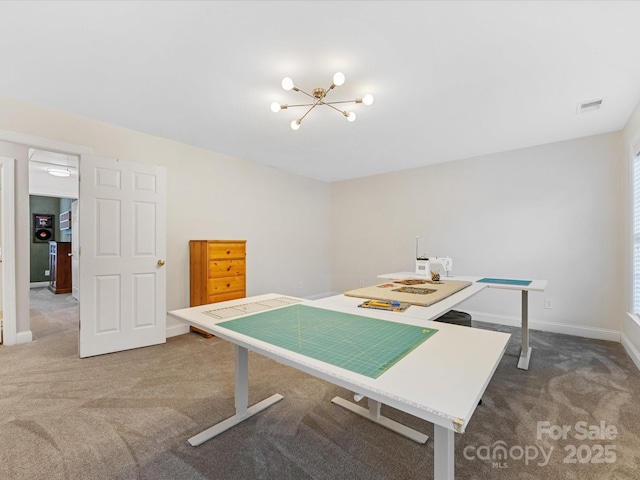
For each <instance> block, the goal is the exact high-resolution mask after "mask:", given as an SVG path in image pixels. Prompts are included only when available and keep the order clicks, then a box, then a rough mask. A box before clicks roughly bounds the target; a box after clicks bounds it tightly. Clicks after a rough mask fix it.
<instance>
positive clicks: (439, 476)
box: [433, 424, 455, 480]
mask: <svg viewBox="0 0 640 480" xmlns="http://www.w3.org/2000/svg"><path fill="white" fill-rule="evenodd" d="M454 435H455V433H454V431H453V430H449V429H448V428H446V427H442V426H440V425H435V424H434V425H433V457H434V459H433V478H435V480H454V467H455V452H454V446H455V442H454Z"/></svg>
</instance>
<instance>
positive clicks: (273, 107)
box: [271, 102, 282, 113]
mask: <svg viewBox="0 0 640 480" xmlns="http://www.w3.org/2000/svg"><path fill="white" fill-rule="evenodd" d="M280 108H282V107H280V104H279V103H278V102H273V103H272V104H271V111H272V112H273V113H278V112H279V111H280Z"/></svg>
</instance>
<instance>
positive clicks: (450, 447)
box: [169, 284, 510, 480]
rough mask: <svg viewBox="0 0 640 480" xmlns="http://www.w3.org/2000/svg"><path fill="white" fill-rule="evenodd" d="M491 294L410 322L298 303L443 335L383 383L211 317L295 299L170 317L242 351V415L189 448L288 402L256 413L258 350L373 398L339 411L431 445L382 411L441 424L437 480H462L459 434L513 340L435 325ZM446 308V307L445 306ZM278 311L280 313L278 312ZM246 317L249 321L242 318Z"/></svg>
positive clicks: (347, 303) (352, 302)
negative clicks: (251, 363)
mask: <svg viewBox="0 0 640 480" xmlns="http://www.w3.org/2000/svg"><path fill="white" fill-rule="evenodd" d="M483 288H485V286H484V285H481V284H473V285H471V286H469V287H467V288H465V289H463V290H461V291H460V292H457V293H456V294H454V295H452V296H451V297H450V298H448V299H446V300H443V301H442V302H438V304H436V305H439V304H440V305H439V306H435V305H434V306H431V307H427V308H422V307H409V309H408V310H407V312H408V311H409V310H411V309H414V310H416V312H419V313H414V314H416V315H417V316H418V317H420V318H417V317H413V316H408V315H406V313H407V312H404V313H395V312H387V311H381V310H371V309H363V308H358V306H357V305H358V304H359V303H362V299H360V301H358V300H359V299H356V298H348V297H345V296H344V295H337V296H335V297H329V298H325V299H322V300H316V301H313V300H302V299H296V300H297V301H298V302H299V303H298V304H299V305H307V306H311V307H315V308H320V309H323V310H326V311H330V312H337V313H336V315H337V314H338V313H348V314H355V315H358V316H359V317H368V318H377V319H380V320H386V321H392V322H396V323H400V324H406V325H417V326H420V327H424V328H430V329H436V330H438V331H437V332H436V333H435V334H433V336H431V337H430V338H429V339H428V340H426V341H424V343H421V344H420V345H419V346H417V347H416V348H415V349H414V350H412V351H411V352H410V353H408V354H406V355H405V356H404V357H402V358H401V359H400V360H399V361H398V362H397V363H395V364H394V365H393V366H392V367H390V368H389V369H388V370H386V371H385V372H384V373H382V374H381V375H379V376H378V377H377V378H371V377H369V376H365V375H362V374H359V373H356V372H353V371H351V370H347V369H344V368H341V367H338V366H334V365H332V364H330V363H326V362H323V361H320V360H316V359H314V358H311V357H309V356H305V355H302V354H299V353H296V352H294V351H292V350H289V349H286V348H282V347H279V346H277V345H274V344H271V343H269V342H266V341H262V340H259V339H257V338H254V337H252V336H248V335H245V334H241V333H237V332H234V331H233V330H230V329H228V328H225V327H224V326H222V325H218V324H219V323H222V322H223V321H226V320H229V317H227V318H225V319H224V320H216V319H215V318H212V317H211V316H210V314H205V312H207V311H211V310H212V309H219V308H225V307H230V308H239V309H242V308H247V307H246V305H247V304H248V303H251V302H261V301H265V300H273V299H278V298H288V299H292V298H293V297H287V296H283V295H278V294H267V295H260V296H256V297H250V298H246V299H239V300H231V301H228V302H221V303H218V304H211V305H203V306H199V307H192V308H185V309H182V310H175V311H172V312H169V315H170V316H171V317H173V318H177V319H179V320H182V321H184V322H186V323H188V324H189V325H193V326H195V327H197V328H199V329H202V330H205V331H207V332H210V333H212V334H213V335H216V336H217V337H220V338H222V339H224V340H227V341H229V342H231V343H233V344H235V345H236V353H235V361H236V372H235V396H236V400H235V411H236V412H235V415H233V416H231V417H229V418H228V419H227V420H224V421H222V422H220V423H218V424H217V425H214V426H213V427H211V428H209V429H207V430H205V431H204V432H202V433H200V434H198V435H195V436H194V437H192V438H191V439H189V443H191V445H194V446H197V445H199V444H201V443H202V442H204V441H206V440H208V439H210V438H212V437H214V436H216V435H218V434H220V433H222V432H224V431H225V430H226V429H228V428H231V427H232V426H234V425H236V424H238V423H240V422H241V421H243V420H245V419H247V418H250V417H251V416H252V415H254V414H256V413H258V412H260V411H262V410H264V409H265V408H267V407H269V406H271V405H273V404H274V403H276V402H278V401H280V400H281V399H282V396H281V395H279V394H274V395H272V396H271V397H269V398H267V399H265V400H262V401H261V402H259V403H258V404H256V405H253V406H251V407H249V406H248V389H249V386H248V357H247V351H248V350H251V351H254V352H257V353H259V354H261V355H264V356H267V357H269V358H271V359H274V360H276V361H278V362H280V363H283V364H285V365H288V366H290V367H293V368H296V369H298V370H301V371H304V372H306V373H308V374H311V375H313V376H315V377H318V378H320V379H322V380H325V381H328V382H331V383H333V384H335V385H338V386H340V387H343V388H346V389H348V390H350V391H352V392H354V393H357V394H360V395H362V396H363V397H366V398H367V399H368V407H369V409H368V411H367V410H366V409H364V408H362V407H360V406H358V405H356V404H354V403H352V402H349V401H347V400H344V399H342V398H340V397H335V398H334V399H333V403H336V404H338V405H340V406H342V407H344V408H347V409H349V410H350V411H353V412H355V413H358V414H360V415H362V416H364V417H366V418H369V419H370V420H372V421H373V422H375V423H378V424H380V425H382V426H385V427H387V428H390V429H391V430H394V431H396V432H398V433H400V434H403V435H405V436H407V437H409V438H412V439H413V440H415V441H418V442H420V443H424V442H425V441H426V440H427V438H428V437H427V436H426V435H424V434H423V433H421V432H416V431H415V430H412V429H409V428H408V427H405V426H403V425H401V424H398V423H396V422H393V421H391V420H390V419H388V418H386V417H383V416H382V415H380V407H381V405H389V406H391V407H393V408H396V409H398V410H401V411H403V412H406V413H409V414H411V415H414V416H416V417H418V418H421V419H423V420H426V421H428V422H431V423H433V424H434V478H436V479H438V480H441V479H445V480H452V479H453V478H454V434H455V433H463V432H464V431H465V428H466V426H467V425H468V423H469V420H470V419H471V416H472V415H473V413H474V411H475V409H476V407H477V406H478V402H479V400H480V399H481V397H482V394H483V393H484V391H485V389H486V387H487V385H488V384H489V382H490V380H491V378H492V377H493V374H494V372H495V370H496V368H497V366H498V364H499V363H500V360H501V359H502V357H503V355H504V352H505V349H506V347H507V344H508V341H509V338H510V335H509V334H505V333H501V332H495V331H489V330H482V329H473V328H466V327H460V326H457V325H450V324H445V323H439V322H432V321H430V319H431V318H435V317H437V316H439V315H440V314H442V313H444V312H446V311H448V310H449V309H451V308H452V307H453V306H455V305H456V304H457V303H460V302H462V301H464V300H465V299H467V298H469V297H470V296H472V295H475V293H477V292H479V291H481V290H482V289H483ZM445 301H446V302H447V303H446V304H445V303H443V302H445ZM418 308H420V310H418ZM273 311H277V308H276V309H274V310H273ZM243 316H246V315H242V314H239V315H238V316H237V317H243Z"/></svg>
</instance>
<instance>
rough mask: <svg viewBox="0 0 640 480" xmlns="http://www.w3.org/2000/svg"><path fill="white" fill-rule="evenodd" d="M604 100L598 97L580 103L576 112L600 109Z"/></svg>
mask: <svg viewBox="0 0 640 480" xmlns="http://www.w3.org/2000/svg"><path fill="white" fill-rule="evenodd" d="M602 102H603V99H602V98H598V99H596V100H589V101H588V102H582V103H579V104H578V106H577V107H576V114H579V113H587V112H593V111H595V110H599V109H600V108H602Z"/></svg>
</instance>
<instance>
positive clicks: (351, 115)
mask: <svg viewBox="0 0 640 480" xmlns="http://www.w3.org/2000/svg"><path fill="white" fill-rule="evenodd" d="M355 119H356V114H355V113H353V112H347V120H349V121H350V122H353V121H354V120H355Z"/></svg>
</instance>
